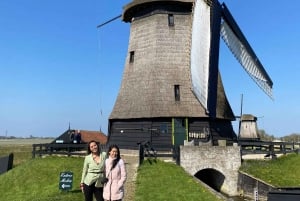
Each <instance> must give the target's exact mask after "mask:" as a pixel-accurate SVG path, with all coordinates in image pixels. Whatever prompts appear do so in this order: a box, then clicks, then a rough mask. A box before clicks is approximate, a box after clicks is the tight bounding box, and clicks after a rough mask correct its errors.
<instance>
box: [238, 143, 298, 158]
mask: <svg viewBox="0 0 300 201" xmlns="http://www.w3.org/2000/svg"><path fill="white" fill-rule="evenodd" d="M239 145H240V146H241V155H246V154H265V155H266V156H270V157H274V156H276V154H287V153H292V152H296V153H298V152H299V148H300V143H295V142H271V141H270V142H269V141H248V140H247V141H245V140H241V141H239Z"/></svg>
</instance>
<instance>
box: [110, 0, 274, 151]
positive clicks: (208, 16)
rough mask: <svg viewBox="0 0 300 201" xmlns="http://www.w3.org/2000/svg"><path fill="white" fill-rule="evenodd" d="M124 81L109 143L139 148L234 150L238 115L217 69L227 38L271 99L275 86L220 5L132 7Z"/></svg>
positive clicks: (208, 1)
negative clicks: (230, 146) (221, 144)
mask: <svg viewBox="0 0 300 201" xmlns="http://www.w3.org/2000/svg"><path fill="white" fill-rule="evenodd" d="M122 20H123V21H124V22H126V23H130V24H131V26H130V38H129V46H128V54H127V57H126V61H125V69H124V72H123V80H122V83H121V87H120V90H119V94H118V97H117V100H116V102H115V105H114V107H113V110H112V112H111V114H110V117H109V125H108V143H110V144H111V143H116V144H118V145H119V146H120V147H121V148H130V149H135V148H137V143H138V142H141V141H150V142H151V143H152V145H153V146H156V145H157V146H158V145H160V146H161V145H165V146H169V145H181V144H183V142H184V140H194V141H195V143H196V144H197V143H199V142H203V143H204V142H209V143H212V145H217V141H218V140H220V139H222V140H227V142H228V143H232V142H235V141H236V140H237V136H236V134H235V132H234V130H233V127H232V124H231V122H232V121H234V120H235V115H234V113H233V111H232V109H231V107H230V104H229V102H228V100H227V98H226V95H225V90H224V87H223V84H222V79H221V75H220V73H219V68H218V60H219V43H220V38H222V39H223V40H224V41H225V43H226V44H227V45H228V47H229V49H230V50H231V51H232V53H233V54H234V56H235V57H236V58H237V60H238V62H240V63H241V65H242V66H243V68H244V69H245V70H246V72H247V73H248V74H249V75H250V76H251V77H252V78H253V80H254V81H255V82H256V83H257V84H258V85H259V86H260V87H261V88H262V89H263V90H264V91H265V92H266V93H267V94H268V95H270V96H271V90H272V85H273V83H272V81H271V79H270V77H269V76H268V75H267V73H266V71H265V70H264V68H263V66H262V64H261V63H260V61H259V60H258V58H257V57H256V55H255V53H254V51H253V50H252V48H251V47H250V45H249V44H248V42H247V40H246V38H245V37H244V35H243V33H242V32H241V30H240V29H239V27H238V25H237V24H236V22H235V21H234V19H233V17H232V15H231V14H230V12H229V10H228V9H227V7H226V6H225V4H224V3H223V4H220V3H219V2H218V1H217V0H133V1H132V2H131V3H129V4H127V5H126V6H125V7H124V10H123V14H122Z"/></svg>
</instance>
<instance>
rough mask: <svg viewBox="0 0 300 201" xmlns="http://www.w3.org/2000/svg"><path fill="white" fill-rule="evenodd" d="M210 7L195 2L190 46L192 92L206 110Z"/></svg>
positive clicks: (201, 1)
mask: <svg viewBox="0 0 300 201" xmlns="http://www.w3.org/2000/svg"><path fill="white" fill-rule="evenodd" d="M209 22H210V7H209V6H208V5H207V4H206V3H205V2H204V1H203V0H197V1H196V3H195V8H194V15H193V24H192V26H193V27H192V44H191V77H192V90H193V92H194V94H195V95H196V97H197V99H198V100H199V102H200V103H201V104H202V105H203V106H204V108H205V109H206V110H207V99H208V75H209V52H210V40H211V34H210V23H209Z"/></svg>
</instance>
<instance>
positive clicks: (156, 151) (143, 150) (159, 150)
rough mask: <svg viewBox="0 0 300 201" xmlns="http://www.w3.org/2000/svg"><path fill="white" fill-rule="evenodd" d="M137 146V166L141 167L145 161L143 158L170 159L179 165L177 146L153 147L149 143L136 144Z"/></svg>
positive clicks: (178, 149)
mask: <svg viewBox="0 0 300 201" xmlns="http://www.w3.org/2000/svg"><path fill="white" fill-rule="evenodd" d="M138 145H139V165H141V164H142V163H143V161H144V159H145V157H148V158H154V159H155V160H156V159H157V158H158V157H159V158H163V157H165V158H172V159H173V160H175V161H176V164H177V165H179V164H180V148H179V146H178V145H177V146H176V145H170V146H166V145H155V147H153V146H152V144H151V143H150V142H149V141H146V142H141V143H138Z"/></svg>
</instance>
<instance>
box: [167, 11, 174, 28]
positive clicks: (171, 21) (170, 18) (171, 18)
mask: <svg viewBox="0 0 300 201" xmlns="http://www.w3.org/2000/svg"><path fill="white" fill-rule="evenodd" d="M168 21H169V26H170V27H173V26H174V15H173V14H169V15H168Z"/></svg>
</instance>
